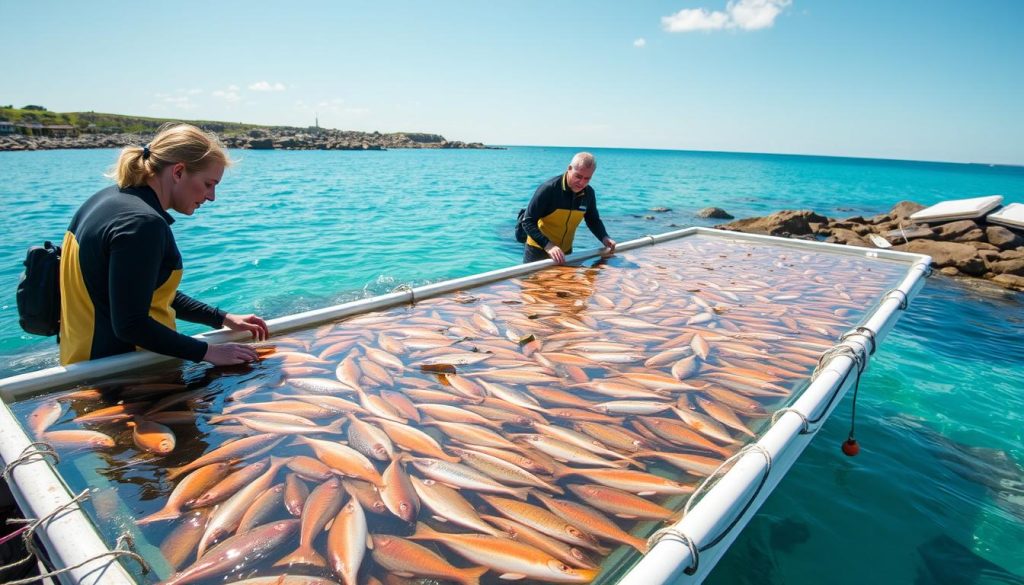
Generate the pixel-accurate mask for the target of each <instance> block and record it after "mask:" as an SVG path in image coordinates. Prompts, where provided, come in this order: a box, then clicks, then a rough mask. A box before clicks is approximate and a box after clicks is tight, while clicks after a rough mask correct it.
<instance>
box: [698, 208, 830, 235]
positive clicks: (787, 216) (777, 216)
mask: <svg viewBox="0 0 1024 585" xmlns="http://www.w3.org/2000/svg"><path fill="white" fill-rule="evenodd" d="M826 221H828V218H826V217H825V216H823V215H818V214H817V213H814V212H813V211H808V210H802V211H792V210H786V211H779V212H777V213H773V214H771V215H768V216H765V217H752V218H749V219H741V220H739V221H734V222H731V223H727V224H724V225H720V226H716V227H718V228H721V229H726V230H732V231H736V232H746V233H749V234H768V235H771V236H791V235H792V236H803V235H810V234H811V233H813V230H812V229H811V225H810V224H811V222H814V223H824V222H826Z"/></svg>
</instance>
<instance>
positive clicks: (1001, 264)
mask: <svg viewBox="0 0 1024 585" xmlns="http://www.w3.org/2000/svg"><path fill="white" fill-rule="evenodd" d="M988 269H989V270H991V271H992V272H995V273H996V274H1016V275H1017V276H1024V258H1016V259H1014V260H998V261H996V262H991V263H989V265H988Z"/></svg>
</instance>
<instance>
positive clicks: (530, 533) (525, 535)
mask: <svg viewBox="0 0 1024 585" xmlns="http://www.w3.org/2000/svg"><path fill="white" fill-rule="evenodd" d="M481 518H482V519H483V520H486V521H487V522H490V523H491V524H493V525H495V526H497V527H498V528H499V529H501V531H502V532H504V533H505V534H507V535H508V537H509V538H511V539H513V540H518V541H519V542H523V543H525V544H528V545H530V546H532V547H534V548H537V549H540V550H542V551H544V552H546V553H548V554H550V555H551V556H553V557H555V558H556V559H558V560H560V561H562V562H563V563H566V564H568V565H571V566H573V567H577V568H580V569H597V568H598V566H597V564H596V563H594V561H593V560H592V559H591V558H590V557H589V556H587V553H585V552H583V551H581V550H580V549H578V548H576V547H574V546H572V545H570V544H567V543H564V542H562V541H560V540H558V539H557V538H552V537H550V536H548V535H546V534H544V533H542V532H540V531H538V530H534V529H533V528H530V527H529V526H527V525H525V524H522V523H520V522H516V521H515V520H510V519H508V518H502V517H500V516H489V515H486V514H485V515H483V516H481ZM495 536H497V535H495Z"/></svg>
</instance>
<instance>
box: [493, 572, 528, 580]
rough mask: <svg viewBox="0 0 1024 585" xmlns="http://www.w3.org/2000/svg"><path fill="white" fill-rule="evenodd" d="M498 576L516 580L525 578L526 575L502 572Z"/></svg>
mask: <svg viewBox="0 0 1024 585" xmlns="http://www.w3.org/2000/svg"><path fill="white" fill-rule="evenodd" d="M498 578H499V579H504V580H506V581H518V580H519V579H525V578H526V575H524V574H522V573H504V574H502V575H499V576H498Z"/></svg>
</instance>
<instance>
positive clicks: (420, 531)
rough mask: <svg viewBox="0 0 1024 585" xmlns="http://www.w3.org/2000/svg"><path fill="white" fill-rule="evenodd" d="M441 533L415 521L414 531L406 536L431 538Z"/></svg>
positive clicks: (414, 538)
mask: <svg viewBox="0 0 1024 585" xmlns="http://www.w3.org/2000/svg"><path fill="white" fill-rule="evenodd" d="M440 535H441V533H440V532H438V531H436V530H434V529H433V528H431V527H429V526H427V525H426V524H424V523H422V522H417V523H416V532H413V533H412V534H411V535H410V536H406V538H408V539H409V540H433V539H435V538H437V537H438V536H440Z"/></svg>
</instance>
